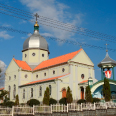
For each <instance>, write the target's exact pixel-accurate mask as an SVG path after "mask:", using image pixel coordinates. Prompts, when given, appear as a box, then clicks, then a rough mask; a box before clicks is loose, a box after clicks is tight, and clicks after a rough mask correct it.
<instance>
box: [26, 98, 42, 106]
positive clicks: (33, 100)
mask: <svg viewBox="0 0 116 116" xmlns="http://www.w3.org/2000/svg"><path fill="white" fill-rule="evenodd" d="M39 104H40V102H39V100H37V99H30V100H28V101H27V105H29V106H31V107H33V105H39Z"/></svg>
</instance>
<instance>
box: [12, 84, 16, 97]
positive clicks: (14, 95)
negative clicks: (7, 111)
mask: <svg viewBox="0 0 116 116" xmlns="http://www.w3.org/2000/svg"><path fill="white" fill-rule="evenodd" d="M15 97H16V85H14V90H13V98H15Z"/></svg>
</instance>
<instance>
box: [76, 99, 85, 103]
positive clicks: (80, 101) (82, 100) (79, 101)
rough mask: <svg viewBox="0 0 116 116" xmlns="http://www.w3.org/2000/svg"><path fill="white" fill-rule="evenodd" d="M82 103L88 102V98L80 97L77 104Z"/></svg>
mask: <svg viewBox="0 0 116 116" xmlns="http://www.w3.org/2000/svg"><path fill="white" fill-rule="evenodd" d="M81 103H86V100H85V99H79V100H78V101H77V104H81Z"/></svg>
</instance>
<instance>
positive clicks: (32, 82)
mask: <svg viewBox="0 0 116 116" xmlns="http://www.w3.org/2000/svg"><path fill="white" fill-rule="evenodd" d="M69 74H70V73H67V74H64V75H60V76H55V77H51V78H46V79H41V80H36V81H31V82H29V83H26V84H23V85H20V86H25V85H30V84H34V83H38V82H44V81H49V80H54V79H57V78H61V77H63V76H66V75H69Z"/></svg>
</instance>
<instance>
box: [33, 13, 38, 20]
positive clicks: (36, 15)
mask: <svg viewBox="0 0 116 116" xmlns="http://www.w3.org/2000/svg"><path fill="white" fill-rule="evenodd" d="M34 16H35V17H36V21H37V18H39V15H38V14H37V13H36V14H35V15H34Z"/></svg>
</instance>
